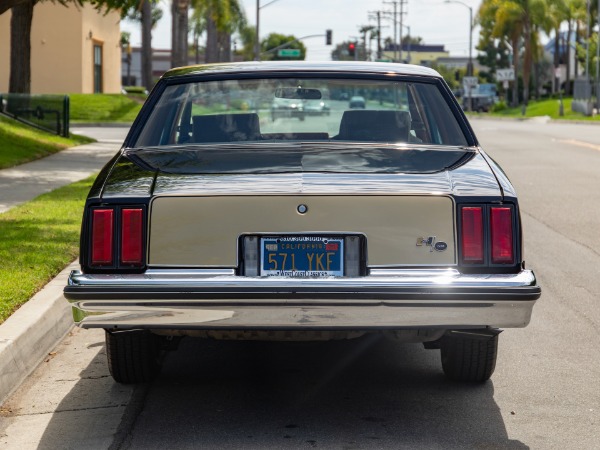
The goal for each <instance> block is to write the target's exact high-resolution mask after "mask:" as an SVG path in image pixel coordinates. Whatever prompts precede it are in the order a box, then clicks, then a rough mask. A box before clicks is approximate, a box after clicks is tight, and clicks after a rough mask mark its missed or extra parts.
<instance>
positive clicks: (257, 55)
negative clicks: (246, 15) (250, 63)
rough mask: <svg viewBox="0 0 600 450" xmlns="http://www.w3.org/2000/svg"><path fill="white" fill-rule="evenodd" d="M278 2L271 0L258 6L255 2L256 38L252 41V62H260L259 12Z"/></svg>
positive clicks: (257, 1)
mask: <svg viewBox="0 0 600 450" xmlns="http://www.w3.org/2000/svg"><path fill="white" fill-rule="evenodd" d="M276 1H279V0H271V1H270V2H269V3H265V4H264V5H262V6H260V0H256V37H255V39H254V61H260V34H259V33H260V10H261V9H262V8H266V7H267V6H269V5H272V4H273V3H275V2H276Z"/></svg>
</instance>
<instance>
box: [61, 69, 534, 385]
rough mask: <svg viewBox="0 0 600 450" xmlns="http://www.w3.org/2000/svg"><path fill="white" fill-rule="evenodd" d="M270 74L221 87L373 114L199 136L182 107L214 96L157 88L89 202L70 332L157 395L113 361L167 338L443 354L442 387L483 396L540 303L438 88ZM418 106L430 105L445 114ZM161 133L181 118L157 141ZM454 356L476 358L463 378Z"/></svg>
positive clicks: (507, 190)
mask: <svg viewBox="0 0 600 450" xmlns="http://www.w3.org/2000/svg"><path fill="white" fill-rule="evenodd" d="M274 72H275V73H270V74H267V75H266V76H265V75H264V74H263V75H262V77H263V78H260V80H267V81H266V82H264V83H262V82H259V81H257V79H258V75H256V73H254V72H252V74H251V75H249V74H248V73H246V72H242V73H241V74H234V75H231V76H230V77H229V82H230V83H231V84H235V86H236V88H238V89H239V87H240V86H245V85H246V84H248V85H249V86H250V87H248V88H247V90H252V91H254V92H262V93H263V94H261V95H264V92H267V91H268V92H280V93H281V92H287V91H284V89H288V88H286V87H285V86H295V85H296V84H300V82H299V81H298V79H302V80H304V81H303V82H302V86H303V87H302V88H299V87H298V88H297V87H293V90H292V91H291V92H295V94H294V95H297V96H298V97H300V98H299V100H307V99H312V100H314V96H315V95H316V91H319V90H323V91H324V90H327V91H328V92H331V91H332V90H333V91H334V92H335V90H336V89H340V90H343V91H344V92H345V91H349V90H352V89H354V90H356V89H358V88H357V86H359V87H360V88H362V92H366V93H367V96H371V97H373V98H374V99H377V100H380V101H381V104H380V105H378V106H377V107H376V108H377V109H375V110H373V111H368V110H367V111H346V107H347V105H346V102H341V103H343V105H341V104H340V105H339V111H336V110H335V108H336V105H335V104H332V105H331V115H330V116H329V117H331V119H328V123H327V124H322V123H320V122H309V121H308V120H307V121H306V122H307V123H306V124H299V122H298V121H290V122H287V123H286V122H285V121H277V122H276V123H273V122H272V121H271V120H270V118H269V108H268V105H270V104H272V102H273V100H272V99H271V98H268V97H267V96H266V95H265V98H262V99H261V98H256V99H253V104H257V105H260V104H261V100H262V103H264V104H265V105H267V106H266V108H265V111H264V116H265V117H264V120H263V113H262V112H261V111H256V112H247V111H239V112H237V111H236V112H235V113H234V114H221V113H219V114H213V115H214V117H211V121H212V122H211V123H212V124H213V125H211V128H210V130H204V129H196V128H198V124H199V123H200V122H203V120H200V119H198V120H196V119H194V118H193V114H192V113H191V112H190V113H189V115H188V117H185V114H186V112H185V111H186V108H187V109H188V111H192V110H193V109H194V108H196V106H195V105H196V103H194V102H195V101H200V100H194V99H201V101H202V102H203V103H202V106H203V107H206V95H205V92H201V93H200V94H202V95H200V94H199V91H201V90H202V89H203V88H204V87H205V85H203V84H202V83H205V82H211V81H213V80H212V79H210V77H209V78H208V80H206V81H205V80H203V79H202V78H198V77H197V76H192V77H189V78H190V81H189V82H190V83H193V84H194V87H193V88H192V89H189V90H188V92H187V97H186V95H184V94H183V91H185V89H184V88H182V86H185V84H186V83H187V81H186V80H185V79H183V78H177V77H175V78H174V79H171V80H169V79H166V80H163V84H164V85H165V86H163V87H162V88H161V87H159V92H162V93H163V96H162V97H161V98H162V99H163V100H160V99H159V100H157V103H156V104H154V105H151V106H152V108H153V111H154V112H152V113H148V114H149V117H148V116H147V117H146V118H145V123H144V124H143V125H140V124H138V127H139V129H138V130H137V131H136V130H135V129H134V130H133V131H132V134H131V135H130V137H129V138H128V142H129V145H128V146H126V149H125V150H124V151H123V152H122V154H121V155H120V156H119V157H118V159H116V160H114V161H113V162H112V164H111V166H110V167H109V168H107V169H106V170H105V172H104V174H103V175H102V176H101V177H100V178H101V180H99V181H98V182H97V183H96V185H95V187H94V188H93V189H92V192H91V193H90V196H89V198H88V201H87V204H86V208H85V213H84V221H83V227H82V241H81V246H82V247H81V264H82V269H81V270H80V271H76V272H74V273H72V274H71V276H70V278H69V286H67V287H66V288H65V295H66V297H67V298H68V299H69V301H71V302H72V305H73V312H74V317H75V321H76V322H77V323H78V324H79V325H80V326H82V327H84V328H104V329H105V330H107V344H108V345H109V346H110V347H111V348H112V349H113V350H112V351H111V352H110V354H109V363H110V364H111V368H112V369H111V370H112V372H113V376H115V378H116V379H117V380H118V381H124V382H133V381H143V380H144V379H146V378H148V377H150V378H151V376H153V374H154V373H155V371H156V367H155V366H154V365H153V364H151V361H150V359H151V358H150V359H148V358H140V357H136V356H131V358H134V359H135V358H137V359H135V361H136V363H135V365H136V366H137V367H138V369H139V370H137V371H136V372H135V373H134V372H132V371H131V370H129V369H126V368H124V366H123V363H119V361H120V360H119V357H118V356H117V355H118V354H121V353H122V351H129V350H131V348H132V346H140V345H141V346H143V347H144V348H147V349H149V350H148V351H147V352H146V353H147V354H148V353H149V354H154V353H155V352H156V351H158V349H159V348H160V345H162V344H160V343H161V342H162V343H163V344H164V338H165V337H168V339H172V338H173V337H179V336H195V337H205V338H206V337H210V338H224V339H227V338H229V339H251V338H259V339H268V338H271V339H272V338H274V339H292V340H297V339H336V338H348V337H356V336H360V335H361V334H364V333H371V332H379V333H385V334H386V335H388V336H390V337H393V338H395V339H398V340H400V341H403V342H423V343H426V345H427V346H428V347H430V348H436V347H437V348H442V363H443V366H444V370H445V372H446V374H447V375H448V376H450V377H451V378H455V379H463V380H471V381H483V380H485V379H487V378H489V376H490V375H491V373H492V372H493V365H494V364H495V355H496V348H497V337H498V333H499V329H500V328H510V327H523V326H526V325H527V324H528V322H529V320H530V316H531V311H532V308H533V305H534V303H535V300H536V299H537V298H539V295H540V289H539V287H538V286H537V285H536V281H535V276H534V274H533V272H531V271H530V270H527V269H525V267H524V262H523V255H522V238H521V229H520V227H521V224H520V218H519V208H518V202H517V199H516V195H515V194H514V190H513V189H512V187H511V186H510V183H509V182H508V180H507V179H506V178H505V177H504V175H503V174H502V172H501V171H500V170H499V169H498V168H497V167H496V165H495V163H493V161H491V159H489V157H488V156H487V155H486V154H485V153H483V152H482V151H481V150H480V149H479V148H478V146H477V142H476V141H475V138H474V136H473V135H472V133H471V131H470V128H469V127H468V125H467V124H466V122H465V121H464V116H462V113H460V111H459V108H458V105H456V102H455V101H453V100H452V97H451V93H450V92H449V91H448V89H447V87H446V86H445V85H444V84H443V82H442V81H441V80H440V79H439V78H437V77H435V76H429V77H416V76H412V77H411V76H406V75H402V74H399V75H398V79H397V80H396V84H395V85H388V84H380V83H387V82H388V81H387V80H385V82H384V81H382V79H384V78H385V76H383V75H381V76H376V75H370V76H368V77H367V76H365V75H363V74H353V76H354V77H355V78H356V80H354V81H351V82H348V81H347V80H345V78H344V74H340V73H336V72H332V73H330V74H327V76H325V75H324V74H323V73H318V74H312V73H304V74H302V76H295V77H294V79H293V81H294V82H293V83H290V84H289V85H288V84H286V83H287V82H288V80H289V79H290V78H289V74H282V73H280V72H277V71H274ZM284 75H287V76H284ZM236 77H239V79H236ZM226 78H227V77H226ZM232 80H235V81H232ZM240 80H241V81H240ZM323 80H324V81H323ZM220 83H221V84H220V85H219V86H221V87H222V85H223V82H220ZM253 83H254V84H253ZM214 86H215V85H210V89H208V88H207V89H206V91H207V92H214V90H215V89H214ZM275 86H278V87H277V88H275ZM281 86H284V87H281ZM304 86H305V87H304ZM423 86H425V87H423ZM384 87H385V88H386V89H389V91H388V94H389V95H388V94H386V95H387V96H385V97H384V96H382V95H381V92H382V91H383V88H384ZM325 88H326V89H325ZM160 89H163V90H162V91H160ZM169 89H171V94H170V95H167V96H166V97H165V96H164V93H165V92H166V93H168V91H169ZM369 89H372V92H371V94H369V92H370V91H369ZM223 92H230V89H224V90H223ZM375 92H377V94H375ZM175 93H178V95H179V97H177V96H175V95H174V94H175ZM211 95H213V94H211ZM219 95H221V93H220V94H219ZM256 95H259V94H256ZM275 95H278V94H275ZM282 95H283V94H282ZM285 95H286V96H288V97H289V92H288V93H286V94H285ZM376 95H379V98H377V97H376ZM173 98H189V99H190V102H191V103H190V105H191V106H186V105H185V103H184V104H182V105H177V104H175V102H174V101H173ZM399 98H401V99H404V100H398V99H399ZM164 99H167V100H164ZM433 99H437V100H433ZM442 100H443V101H444V102H443V103H442V104H439V102H440V101H442ZM424 101H438V104H435V105H430V106H436V111H438V112H437V113H435V114H434V113H432V112H431V111H430V110H428V108H426V107H423V104H422V103H423V102H424ZM169 105H170V106H169ZM382 105H383V106H384V107H383V108H382ZM147 109H148V108H147ZM440 110H442V111H443V110H445V112H444V114H445V115H443V116H441V115H440V114H441V113H440V112H439V111H440ZM143 114H144V112H142V115H143ZM169 114H171V117H180V119H178V121H177V120H175V121H174V122H173V124H172V125H171V126H172V127H173V128H172V130H167V129H166V127H167V126H166V125H163V130H162V131H160V130H158V131H157V130H156V128H157V127H159V125H157V124H164V123H166V122H165V117H169ZM432 114H434V115H432ZM436 115H437V116H436ZM255 116H256V117H255ZM314 119H315V120H319V118H316V117H315V118H314ZM221 126H223V129H224V130H225V131H226V132H227V133H226V135H227V136H229V137H231V139H230V140H227V141H223V139H224V138H223V137H222V136H223V135H222V134H220V133H218V132H216V131H215V128H219V127H221ZM256 127H259V128H260V132H259V131H256ZM269 127H271V128H269ZM286 127H287V128H286ZM327 127H330V128H327ZM331 127H333V131H332V129H331ZM175 129H176V130H177V131H173V130H175ZM390 130H393V132H392V131H390ZM209 132H210V134H208V133H209ZM207 136H208V137H207ZM324 136H327V137H326V138H324ZM207 139H208V141H207ZM211 139H212V141H211ZM214 139H217V140H216V141H215V140H214ZM119 349H120V350H119ZM123 349H125V350H123ZM153 352H154V353H153ZM465 355H467V356H468V355H471V356H473V355H483V356H479V357H478V358H479V359H480V361H479V363H478V364H476V365H475V366H473V367H465V366H464V365H463V364H461V363H460V362H459V361H460V360H462V359H464V357H465ZM492 361H493V364H492ZM142 369H143V370H142ZM140 371H141V372H140ZM139 373H144V374H146V375H139Z"/></svg>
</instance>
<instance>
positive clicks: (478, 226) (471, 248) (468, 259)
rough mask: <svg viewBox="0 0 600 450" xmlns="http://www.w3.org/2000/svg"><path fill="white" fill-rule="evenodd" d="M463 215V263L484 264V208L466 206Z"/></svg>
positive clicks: (462, 211)
mask: <svg viewBox="0 0 600 450" xmlns="http://www.w3.org/2000/svg"><path fill="white" fill-rule="evenodd" d="M461 214H462V216H461V221H462V227H461V229H462V235H461V245H462V262H463V263H464V264H483V208H481V207H477V206H466V207H464V208H462V210H461Z"/></svg>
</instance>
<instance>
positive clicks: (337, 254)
mask: <svg viewBox="0 0 600 450" xmlns="http://www.w3.org/2000/svg"><path fill="white" fill-rule="evenodd" d="M343 255H344V240H343V238H328V237H315V236H282V237H264V238H261V244H260V260H261V264H260V275H261V276H279V277H331V276H334V277H336V276H339V277H341V276H343V275H344V257H343Z"/></svg>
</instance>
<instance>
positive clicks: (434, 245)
mask: <svg viewBox="0 0 600 450" xmlns="http://www.w3.org/2000/svg"><path fill="white" fill-rule="evenodd" d="M435 239H436V237H435V236H428V237H418V238H417V247H422V246H424V245H425V246H427V247H429V251H430V252H432V251H433V250H434V249H435V251H438V252H443V251H444V250H446V249H447V248H448V244H446V243H445V242H443V241H438V242H436V241H435Z"/></svg>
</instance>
